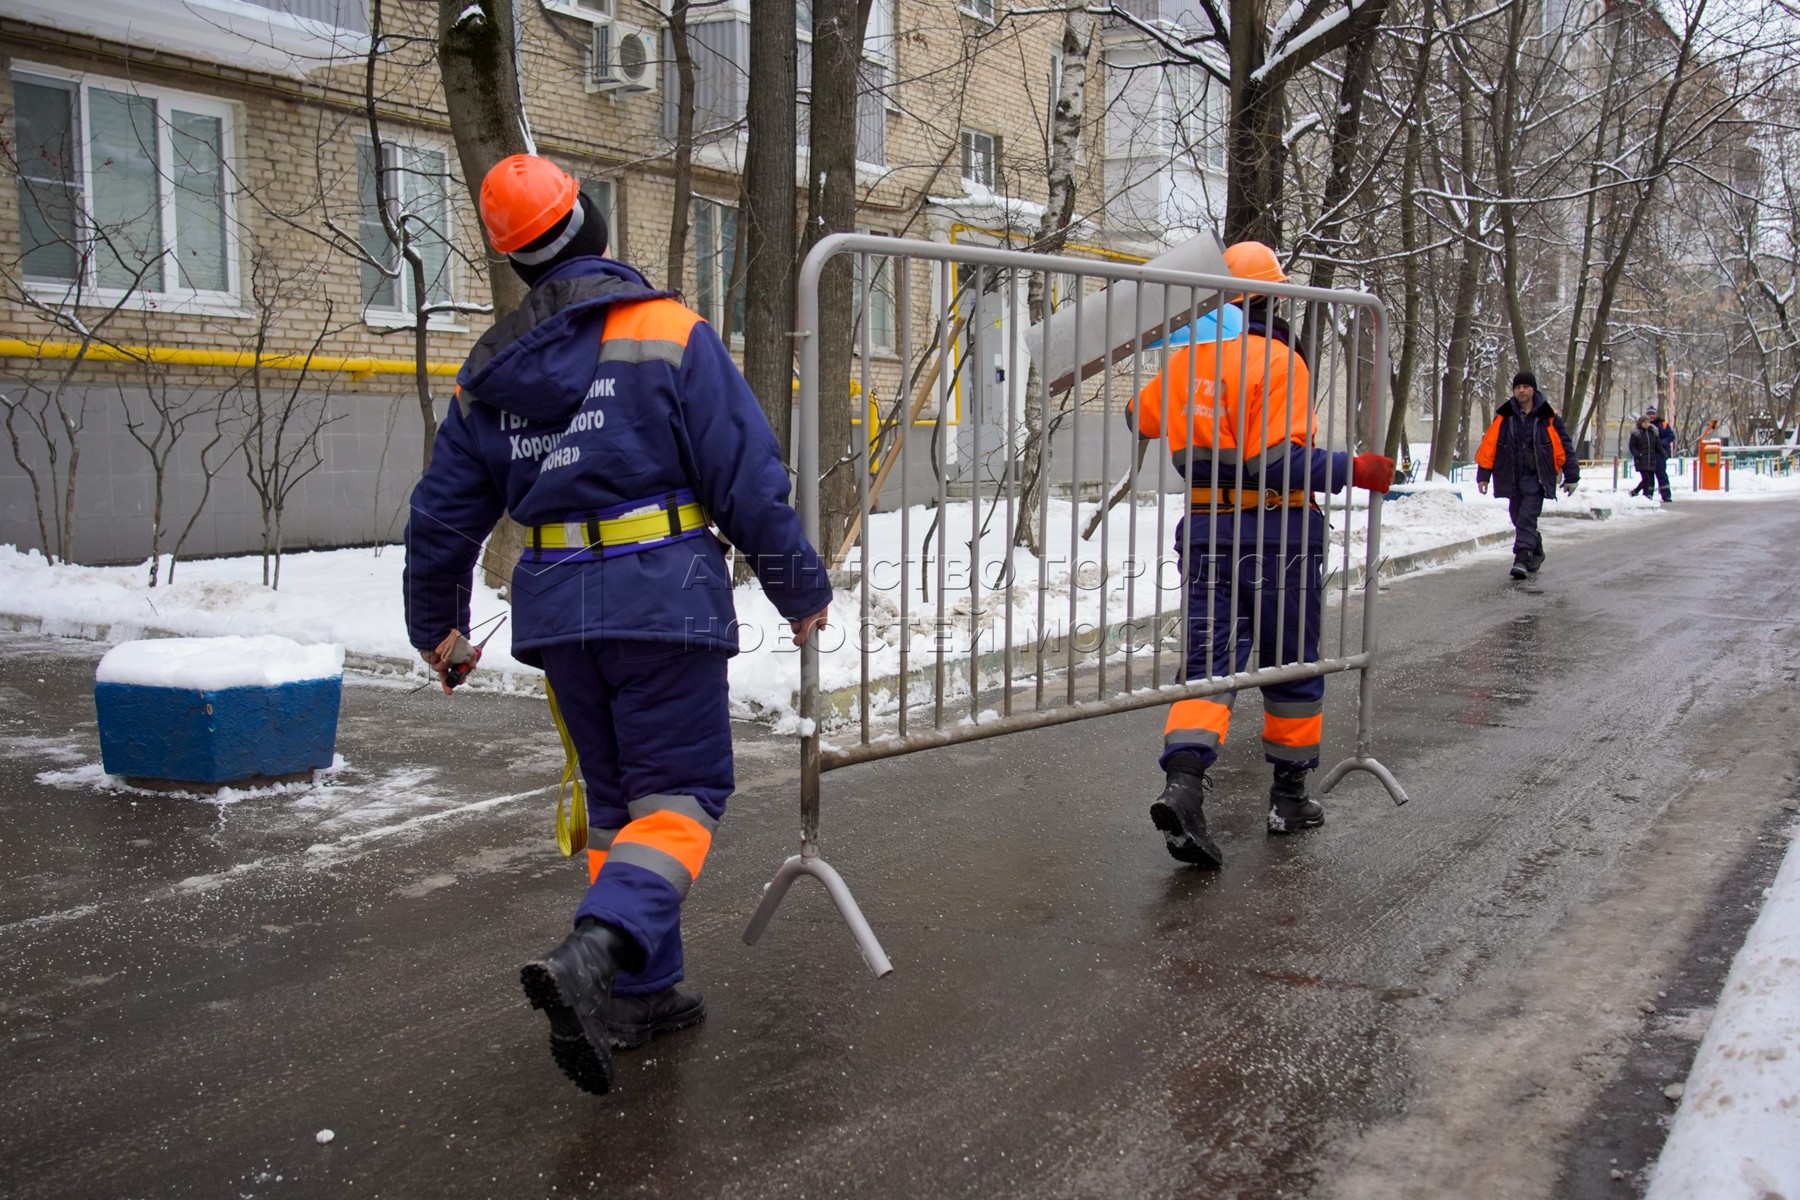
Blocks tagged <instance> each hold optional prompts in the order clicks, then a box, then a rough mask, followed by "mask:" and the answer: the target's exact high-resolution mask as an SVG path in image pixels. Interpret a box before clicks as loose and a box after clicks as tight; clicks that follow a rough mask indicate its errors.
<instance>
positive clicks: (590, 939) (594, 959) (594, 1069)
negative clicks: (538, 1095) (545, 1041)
mask: <svg viewBox="0 0 1800 1200" xmlns="http://www.w3.org/2000/svg"><path fill="white" fill-rule="evenodd" d="M640 957H642V952H641V951H640V950H639V949H638V946H637V943H635V942H633V941H632V940H631V939H630V938H628V937H626V936H625V935H624V934H623V933H622V932H620V931H619V930H618V929H616V928H614V927H613V926H611V925H608V924H605V923H604V922H601V921H596V920H594V919H593V918H591V917H589V918H584V919H583V920H582V921H580V922H579V923H578V924H577V925H576V927H575V932H573V933H571V934H570V935H569V936H568V937H566V938H564V939H563V942H562V945H560V946H558V947H557V948H556V949H554V950H552V951H551V952H550V953H549V954H547V955H545V956H544V957H543V958H541V959H538V960H537V961H535V962H528V963H526V964H525V965H524V966H523V967H520V968H519V983H520V985H521V986H523V987H524V989H525V998H526V999H527V1000H529V1001H531V1007H533V1008H537V1009H542V1010H543V1012H544V1015H545V1016H547V1017H549V1018H550V1054H551V1057H553V1058H554V1059H556V1065H557V1066H558V1067H560V1068H562V1073H563V1074H564V1075H567V1076H568V1077H569V1078H570V1079H571V1080H573V1081H574V1082H575V1086H576V1087H579V1088H581V1089H582V1090H583V1091H587V1092H593V1093H594V1094H595V1095H604V1094H605V1093H606V1092H607V1090H608V1089H610V1088H611V1087H612V1076H613V1064H612V1035H611V1032H610V1031H609V1029H608V1028H607V1021H606V1018H607V1012H608V1009H609V1007H610V1004H609V1002H610V1001H611V999H612V984H613V979H614V977H615V976H617V975H618V973H619V970H620V968H621V967H622V966H624V965H625V964H626V963H627V962H629V961H635V960H636V959H638V958H640Z"/></svg>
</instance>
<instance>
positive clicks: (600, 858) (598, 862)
mask: <svg viewBox="0 0 1800 1200" xmlns="http://www.w3.org/2000/svg"><path fill="white" fill-rule="evenodd" d="M605 865H606V851H604V850H591V849H590V850H589V851H588V884H589V886H592V885H593V882H594V880H596V879H598V878H600V868H601V867H604V866H605Z"/></svg>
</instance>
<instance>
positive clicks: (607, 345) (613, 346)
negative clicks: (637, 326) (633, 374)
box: [600, 338, 687, 367]
mask: <svg viewBox="0 0 1800 1200" xmlns="http://www.w3.org/2000/svg"><path fill="white" fill-rule="evenodd" d="M686 353H687V347H686V346H684V345H682V344H681V343H680V342H671V341H668V340H667V339H664V338H641V339H640V338H607V339H605V340H604V341H602V342H601V343H600V361H601V362H621V363H646V362H666V363H668V364H669V365H670V366H672V367H679V366H680V365H681V358H682V355H684V354H686Z"/></svg>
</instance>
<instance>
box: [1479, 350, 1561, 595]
mask: <svg viewBox="0 0 1800 1200" xmlns="http://www.w3.org/2000/svg"><path fill="white" fill-rule="evenodd" d="M1475 462H1476V465H1477V467H1478V468H1479V469H1478V470H1477V471H1476V472H1475V485H1476V486H1477V487H1479V488H1480V489H1481V492H1482V495H1484V496H1485V495H1486V494H1487V490H1488V483H1489V481H1490V480H1491V481H1492V482H1493V485H1494V494H1495V495H1496V496H1501V497H1504V498H1505V499H1506V500H1507V501H1509V503H1508V505H1507V511H1508V513H1509V514H1510V515H1511V517H1512V523H1513V564H1512V577H1513V578H1514V579H1523V578H1525V577H1526V576H1527V575H1529V574H1533V573H1535V572H1536V571H1537V569H1538V568H1539V567H1541V566H1543V565H1544V539H1543V538H1542V537H1541V536H1540V535H1539V534H1538V527H1537V525H1538V514H1539V513H1540V512H1542V511H1543V508H1544V497H1545V496H1550V495H1554V494H1555V493H1556V477H1557V476H1558V475H1559V474H1560V475H1561V476H1562V488H1563V494H1564V495H1567V494H1569V493H1571V492H1573V491H1574V490H1575V485H1576V484H1577V483H1579V482H1580V480H1581V467H1580V464H1579V463H1578V462H1577V461H1576V459H1575V456H1574V454H1572V453H1570V442H1569V431H1568V430H1567V429H1565V428H1564V427H1563V423H1562V418H1561V417H1559V416H1557V415H1556V413H1555V412H1553V411H1551V408H1550V402H1549V401H1548V400H1545V399H1544V394H1543V393H1542V392H1540V391H1538V390H1537V376H1535V375H1533V374H1532V373H1531V372H1530V371H1520V372H1519V373H1518V374H1517V375H1514V376H1513V394H1512V398H1511V399H1509V400H1507V401H1506V402H1505V403H1504V404H1502V405H1501V406H1500V408H1499V409H1498V410H1497V411H1496V412H1495V413H1494V420H1493V423H1492V424H1490V425H1489V426H1488V429H1487V434H1486V435H1485V436H1484V437H1483V438H1482V439H1481V448H1480V449H1479V450H1477V451H1476V452H1475Z"/></svg>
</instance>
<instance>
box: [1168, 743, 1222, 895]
mask: <svg viewBox="0 0 1800 1200" xmlns="http://www.w3.org/2000/svg"><path fill="white" fill-rule="evenodd" d="M1211 787H1212V782H1211V781H1210V780H1209V779H1207V778H1206V768H1204V767H1198V768H1196V767H1192V766H1189V765H1187V764H1182V763H1171V764H1170V765H1169V768H1168V772H1167V782H1166V783H1165V784H1164V785H1163V790H1162V795H1160V796H1158V797H1157V798H1156V801H1155V803H1153V804H1151V805H1150V820H1151V821H1152V822H1153V823H1154V824H1155V825H1156V827H1157V828H1158V829H1160V830H1162V835H1163V840H1164V841H1165V842H1167V843H1168V847H1169V855H1170V857H1172V858H1175V859H1177V860H1178V861H1180V862H1184V863H1193V864H1194V865H1195V866H1197V867H1205V868H1207V869H1209V870H1214V871H1216V870H1218V869H1219V868H1220V867H1221V866H1223V865H1224V864H1225V856H1224V855H1223V854H1220V853H1219V847H1218V846H1217V845H1216V844H1215V843H1214V842H1213V840H1212V837H1211V835H1210V834H1208V833H1207V832H1206V813H1205V811H1204V809H1203V805H1204V803H1205V800H1206V792H1207V790H1208V789H1210V788H1211Z"/></svg>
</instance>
